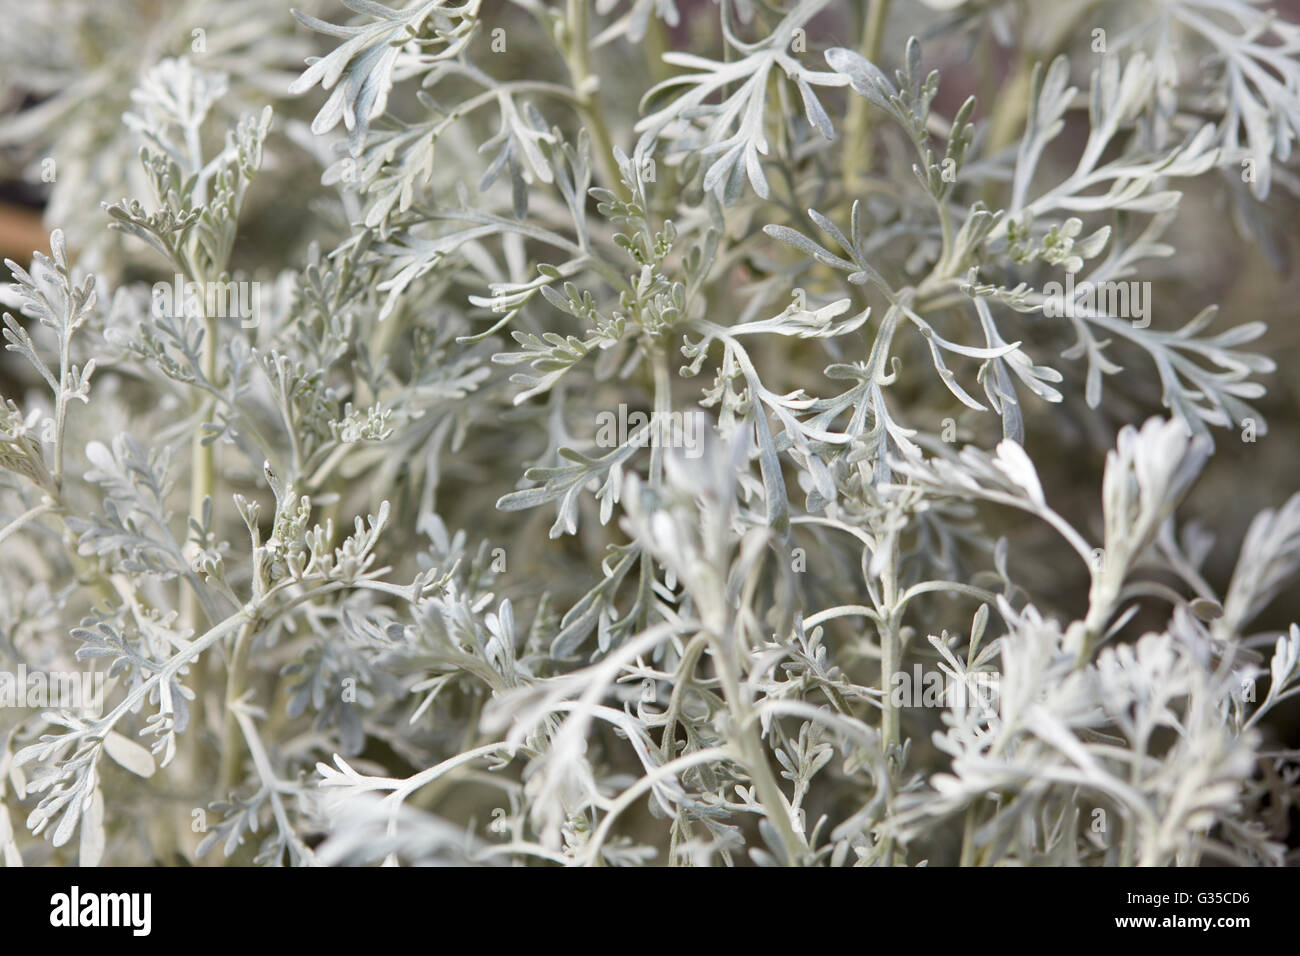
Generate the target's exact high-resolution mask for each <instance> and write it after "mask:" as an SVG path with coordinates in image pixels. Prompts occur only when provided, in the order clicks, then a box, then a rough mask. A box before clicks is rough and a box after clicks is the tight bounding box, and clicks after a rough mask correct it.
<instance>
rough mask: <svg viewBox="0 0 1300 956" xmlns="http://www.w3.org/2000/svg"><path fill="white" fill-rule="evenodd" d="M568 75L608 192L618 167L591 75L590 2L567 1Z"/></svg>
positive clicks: (617, 175)
mask: <svg viewBox="0 0 1300 956" xmlns="http://www.w3.org/2000/svg"><path fill="white" fill-rule="evenodd" d="M568 3H569V6H568V17H567V22H568V26H569V37H568V39H569V44H568V51H567V52H568V61H569V75H570V77H571V78H572V80H573V92H574V93H575V94H576V95H577V97H578V103H579V106H580V108H581V110H582V114H583V116H584V117H585V118H586V120H587V131H588V132H589V133H590V134H591V148H592V151H593V152H594V153H595V154H596V168H597V169H598V170H599V172H600V177H601V179H603V180H604V184H605V185H606V186H608V187H609V188H611V189H614V188H617V186H618V182H619V174H618V168H617V167H616V166H615V165H614V141H613V140H612V139H611V138H610V135H609V126H608V124H606V122H605V113H604V110H603V109H601V105H600V99H599V97H598V95H597V90H598V88H599V87H598V81H597V77H595V76H594V75H593V74H592V72H591V49H590V46H589V44H590V39H589V35H588V34H589V29H588V25H587V13H588V3H589V0H568Z"/></svg>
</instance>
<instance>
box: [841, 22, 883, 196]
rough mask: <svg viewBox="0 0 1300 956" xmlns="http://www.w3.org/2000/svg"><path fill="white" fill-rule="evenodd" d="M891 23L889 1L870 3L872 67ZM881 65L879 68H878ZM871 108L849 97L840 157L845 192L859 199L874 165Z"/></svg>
mask: <svg viewBox="0 0 1300 956" xmlns="http://www.w3.org/2000/svg"><path fill="white" fill-rule="evenodd" d="M888 19H889V0H870V4H869V5H868V7H867V16H866V19H865V20H864V21H863V24H862V46H861V49H862V55H863V56H865V57H866V58H867V59H868V60H870V61H871V62H872V63H876V61H877V60H879V59H880V46H881V42H882V40H883V39H884V36H885V23H886V21H888ZM877 65H878V64H877ZM871 120H872V116H871V105H870V104H869V103H868V102H867V100H866V99H865V98H864V97H861V96H857V95H850V96H849V108H848V115H847V117H846V119H845V124H844V128H845V132H844V152H843V154H842V155H841V157H840V162H841V163H842V166H841V175H842V178H843V180H844V191H845V192H846V193H847V194H848V195H850V196H853V195H856V194H857V193H858V192H860V191H861V190H862V188H863V186H864V185H865V182H866V179H867V174H868V173H870V172H871V166H872V162H873V156H872V148H871Z"/></svg>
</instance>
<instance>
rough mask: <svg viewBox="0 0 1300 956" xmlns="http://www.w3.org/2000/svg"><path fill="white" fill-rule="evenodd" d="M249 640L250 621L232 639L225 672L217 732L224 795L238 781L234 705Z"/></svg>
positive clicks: (240, 693)
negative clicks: (221, 718)
mask: <svg viewBox="0 0 1300 956" xmlns="http://www.w3.org/2000/svg"><path fill="white" fill-rule="evenodd" d="M252 643H253V620H251V619H250V620H249V621H247V622H245V624H244V626H243V627H241V628H240V629H239V634H238V636H236V638H235V647H234V650H232V651H231V653H230V665H229V667H228V668H227V671H226V722H225V726H224V727H223V728H222V732H221V771H220V774H219V776H218V779H219V780H220V781H221V793H222V795H223V796H224V795H225V794H226V793H228V792H229V791H230V790H231V789H232V788H233V787H234V786H235V784H236V783H237V782H238V779H237V775H238V773H239V758H240V757H241V756H242V748H241V747H240V739H241V736H240V732H239V720H238V712H237V708H236V704H237V703H238V701H239V698H240V697H242V696H243V695H244V683H245V680H244V678H245V671H246V665H247V663H248V651H249V648H250V646H251V645H252Z"/></svg>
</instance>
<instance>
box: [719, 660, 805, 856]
mask: <svg viewBox="0 0 1300 956" xmlns="http://www.w3.org/2000/svg"><path fill="white" fill-rule="evenodd" d="M714 650H715V654H714V666H716V667H717V670H718V678H719V680H720V681H721V683H722V689H723V695H724V696H725V698H726V700H727V706H728V708H729V709H730V710H731V719H732V722H733V726H734V730H735V734H736V737H737V738H738V739H737V740H736V745H737V749H738V751H739V754H740V757H741V761H742V762H743V763H744V765H745V769H746V770H748V771H749V777H750V780H752V781H753V783H754V789H755V790H757V791H758V801H759V803H760V804H762V807H763V814H764V816H766V817H767V819H768V822H770V823H771V824H772V826H773V827H774V828H775V829H776V832H777V833H778V834H779V835H780V837H781V843H782V845H783V846H784V848H785V853H786V858H787V860H788V861H789V863H790V865H792V866H794V865H797V864H798V863H799V862H800V861H801V860H802V858H803V856H804V854H805V853H806V852H807V844H806V843H805V841H804V838H803V837H802V836H801V835H800V834H799V833H798V832H796V831H795V828H794V823H793V821H791V819H790V807H789V804H788V803H787V802H786V799H785V794H783V793H782V792H781V787H780V785H779V784H778V783H777V782H776V777H774V776H773V775H772V768H771V767H770V766H769V765H768V762H767V753H766V751H765V750H764V748H763V741H762V738H761V737H760V736H759V734H758V727H757V725H756V723H755V721H754V719H753V708H752V707H751V705H750V701H749V698H748V697H747V696H746V695H745V693H744V691H743V690H742V689H741V685H740V679H739V677H738V676H737V674H736V667H735V664H734V662H733V661H732V660H731V653H730V650H731V648H730V647H729V646H724V644H723V642H722V641H720V640H715V642H714Z"/></svg>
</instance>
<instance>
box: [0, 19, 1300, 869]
mask: <svg viewBox="0 0 1300 956" xmlns="http://www.w3.org/2000/svg"><path fill="white" fill-rule="evenodd" d="M2 12H3V21H4V23H5V24H6V27H5V30H4V31H3V33H4V35H3V39H0V43H2V44H3V45H4V48H5V49H4V51H3V57H4V63H5V75H4V80H3V93H4V95H5V97H6V98H7V99H8V100H9V101H10V110H9V112H8V113H7V115H6V116H5V117H4V118H3V120H2V121H0V143H3V144H4V147H5V150H6V152H5V154H4V155H5V157H6V162H8V163H10V164H11V166H12V168H13V169H14V170H16V171H21V172H23V173H24V174H25V175H27V176H29V177H30V178H32V179H35V180H39V181H41V182H44V183H46V184H47V185H48V207H47V218H48V220H49V222H50V224H51V226H52V227H53V228H54V231H53V232H52V234H51V237H50V250H49V253H48V254H45V253H42V252H37V253H35V254H34V255H33V256H32V257H31V261H30V265H27V264H24V263H18V262H14V261H9V262H7V265H8V268H9V269H10V271H11V272H12V277H13V285H12V287H11V289H12V291H10V292H8V293H6V296H5V300H4V301H5V303H6V305H7V307H8V310H9V311H8V312H6V313H5V315H4V330H3V334H4V338H5V342H6V349H7V357H6V363H7V364H6V366H5V375H6V378H5V380H4V381H5V388H6V390H7V391H8V392H9V394H8V395H7V397H6V398H5V399H4V404H3V409H0V468H2V469H3V472H2V474H0V483H2V488H3V493H2V494H3V496H2V498H0V502H2V504H0V507H2V509H3V513H4V523H3V525H2V526H0V574H2V575H3V582H4V585H5V586H4V587H3V588H0V664H2V665H3V668H4V673H5V674H6V675H8V676H9V677H10V680H9V691H8V693H9V695H10V698H9V701H8V704H7V705H6V707H5V708H4V709H2V710H0V856H2V857H3V859H4V861H5V862H6V863H7V864H21V863H24V862H26V863H42V862H57V863H78V862H79V863H81V864H95V863H98V862H101V861H102V862H106V863H107V862H111V863H163V864H170V863H175V862H187V861H190V860H201V861H203V862H206V863H219V862H221V861H223V860H228V861H231V862H237V863H250V862H257V863H264V864H285V863H290V864H337V863H349V864H353V863H372V862H381V861H382V862H387V863H399V862H400V863H428V862H460V863H476V864H542V863H557V864H591V865H599V864H655V865H663V864H672V865H708V864H719V863H721V864H742V863H751V862H752V863H758V864H764V865H809V864H816V865H836V866H838V865H849V864H853V865H916V864H919V863H922V862H930V863H935V864H954V863H960V864H962V865H972V866H975V865H981V866H991V865H1000V864H1029V865H1042V864H1087V865H1135V864H1143V865H1161V866H1163V865H1196V864H1198V863H1223V862H1227V863H1233V864H1241V865H1262V864H1280V863H1282V862H1284V861H1285V859H1286V855H1287V852H1288V851H1287V840H1288V836H1289V834H1288V827H1287V823H1288V812H1289V810H1290V808H1291V807H1292V806H1294V803H1295V800H1296V797H1297V790H1296V786H1297V780H1298V779H1300V766H1298V764H1297V757H1296V755H1297V751H1296V750H1294V749H1288V741H1287V736H1286V734H1287V725H1286V722H1285V720H1283V719H1281V717H1282V715H1283V714H1284V713H1285V707H1279V705H1282V704H1283V703H1284V702H1285V701H1286V700H1287V699H1288V698H1289V697H1292V696H1294V695H1296V694H1297V692H1300V628H1297V626H1295V625H1292V626H1290V628H1289V629H1286V628H1284V629H1278V628H1276V627H1274V626H1272V625H1266V624H1260V623H1257V619H1259V618H1260V615H1261V614H1263V613H1264V612H1265V609H1266V608H1267V606H1268V605H1269V604H1270V602H1272V601H1273V599H1274V598H1275V597H1276V596H1277V595H1278V594H1279V593H1280V592H1281V591H1283V590H1284V589H1286V588H1288V587H1291V586H1292V585H1293V582H1294V580H1295V578H1296V572H1297V570H1300V496H1297V497H1294V498H1292V499H1291V500H1290V501H1288V502H1286V503H1284V504H1283V503H1278V502H1264V503H1263V504H1265V505H1271V506H1268V507H1264V509H1263V510H1261V511H1260V512H1259V514H1258V516H1257V517H1256V518H1255V519H1254V521H1253V522H1252V523H1251V524H1250V526H1249V529H1248V531H1247V532H1246V534H1245V538H1244V541H1243V542H1242V544H1241V548H1240V553H1239V557H1237V558H1236V564H1235V571H1233V572H1232V573H1231V575H1230V576H1229V577H1225V579H1224V580H1223V581H1218V580H1217V577H1216V575H1215V574H1214V573H1212V571H1211V567H1212V565H1213V563H1214V560H1213V558H1212V556H1213V555H1215V554H1218V553H1220V552H1221V551H1222V548H1221V547H1220V546H1216V545H1215V544H1214V541H1213V538H1212V536H1211V534H1210V533H1209V531H1207V529H1206V528H1204V527H1203V526H1201V525H1199V524H1195V523H1188V522H1186V521H1182V520H1180V519H1179V517H1178V515H1177V513H1176V512H1177V509H1178V507H1179V505H1180V502H1182V501H1183V499H1184V498H1185V496H1187V495H1188V493H1189V491H1190V490H1191V489H1192V487H1193V485H1194V484H1195V483H1196V481H1197V478H1198V476H1199V475H1200V473H1201V472H1202V470H1203V469H1204V468H1205V467H1206V465H1207V462H1208V461H1209V460H1210V459H1211V456H1212V455H1215V453H1216V450H1217V452H1218V456H1217V457H1220V458H1222V459H1226V462H1227V464H1226V465H1225V467H1227V468H1229V469H1230V470H1231V471H1232V472H1233V474H1235V475H1236V476H1237V478H1236V481H1237V482H1238V487H1239V488H1241V489H1245V491H1244V492H1243V493H1245V494H1247V495H1248V494H1249V489H1250V488H1251V487H1252V477H1251V471H1252V467H1253V466H1252V464H1251V460H1250V458H1249V453H1250V451H1251V445H1252V444H1253V443H1255V442H1256V441H1260V442H1262V441H1264V440H1265V436H1266V435H1267V430H1266V425H1265V422H1264V419H1263V417H1262V416H1261V413H1260V411H1259V410H1257V409H1256V408H1255V407H1253V406H1252V405H1251V402H1253V401H1257V400H1259V399H1261V398H1262V397H1263V396H1264V395H1265V381H1266V380H1267V378H1268V375H1269V373H1271V372H1273V371H1274V363H1273V361H1271V360H1270V359H1269V358H1268V357H1266V356H1264V355H1262V354H1259V352H1258V351H1256V350H1252V342H1254V341H1255V340H1257V339H1258V338H1259V337H1260V336H1261V335H1262V334H1263V333H1264V331H1265V329H1264V325H1263V324H1262V323H1261V322H1259V321H1254V320H1252V319H1251V317H1250V316H1245V315H1240V314H1225V315H1224V316H1222V317H1219V316H1217V315H1216V310H1215V307H1214V306H1213V305H1211V304H1208V303H1207V302H1205V301H1204V299H1205V294H1204V289H1203V288H1201V287H1200V286H1198V285H1197V281H1196V280H1197V276H1196V274H1195V271H1194V270H1192V269H1190V268H1189V267H1188V265H1187V263H1188V261H1189V260H1186V259H1184V258H1183V257H1182V256H1181V255H1180V253H1179V246H1180V244H1182V243H1183V242H1185V241H1187V240H1189V239H1190V238H1192V237H1196V238H1198V239H1199V241H1202V242H1209V243H1212V244H1216V248H1219V249H1227V248H1233V249H1235V248H1236V247H1237V246H1238V245H1239V244H1241V243H1243V242H1245V243H1251V244H1252V245H1251V246H1250V250H1251V251H1250V255H1252V256H1260V255H1268V256H1271V257H1275V258H1276V256H1277V255H1278V253H1279V246H1278V242H1277V237H1278V230H1277V223H1276V217H1278V216H1279V215H1285V210H1286V206H1285V204H1284V198H1285V196H1286V195H1287V194H1288V193H1292V194H1294V193H1296V192H1300V180H1298V179H1297V177H1296V174H1295V170H1294V167H1293V164H1292V162H1291V145H1292V142H1293V140H1294V138H1295V137H1296V135H1297V134H1298V133H1300V27H1297V26H1296V25H1294V24H1291V23H1288V22H1286V21H1285V20H1283V19H1281V18H1279V17H1278V16H1277V15H1276V14H1274V13H1271V12H1269V11H1268V10H1267V9H1265V8H1264V7H1262V6H1260V5H1258V4H1256V3H1254V2H1248V0H1159V2H1155V0H1151V2H1146V0H1143V2H1137V3H1135V2H1132V0H1068V2H1060V3H1052V4H1010V3H978V4H977V3H965V2H962V0H926V2H925V3H915V2H903V0H897V2H894V3H891V2H889V0H869V2H867V3H864V4H856V3H855V4H847V3H846V4H833V3H831V2H829V0H794V2H766V0H715V2H704V0H699V2H692V0H596V2H594V3H593V2H591V0H567V2H564V3H551V4H546V3H539V2H536V0H510V2H500V3H484V2H481V0H459V2H456V0H418V2H414V3H410V4H407V5H406V6H403V7H400V8H398V7H391V6H388V5H386V4H383V3H378V2H374V0H344V3H343V5H342V6H341V7H339V6H332V5H331V6H327V5H325V4H312V5H311V8H310V10H295V11H293V15H292V16H290V12H289V11H288V10H287V9H280V8H278V6H277V5H276V4H268V3H253V2H238V0H236V2H229V0H211V2H207V0H204V2H185V3H177V4H161V5H159V4H153V3H146V2H144V0H140V2H129V0H121V2H115V3H100V2H96V0H77V2H71V0H69V2H58V3H55V2H50V3H31V2H23V3H18V2H9V0H6V2H5V3H4V4H3V11H2ZM294 18H296V20H295V19H294ZM909 36H910V37H911V38H910V39H909V38H908V37H909ZM918 37H922V38H924V39H923V40H921V39H918ZM934 64H937V65H939V66H941V67H943V69H942V75H941V71H940V70H939V69H936V68H934ZM954 75H955V78H954ZM972 89H974V90H975V91H976V95H970V94H971V91H972ZM127 157H131V159H130V160H129V161H128V160H127ZM1185 196H1188V197H1199V198H1200V199H1201V200H1202V201H1203V202H1204V203H1210V204H1213V203H1219V204H1220V208H1229V209H1231V210H1232V212H1231V214H1230V215H1225V214H1224V213H1222V212H1219V213H1216V214H1214V217H1213V218H1214V219H1215V220H1216V221H1215V223H1214V225H1213V226H1211V225H1210V224H1209V223H1208V222H1207V215H1206V213H1205V212H1204V208H1205V207H1204V206H1202V207H1201V212H1200V213H1199V214H1198V213H1197V212H1196V210H1194V209H1192V210H1189V209H1187V208H1184V207H1185V206H1186V205H1187V202H1185V201H1184V197H1185ZM1228 219H1232V220H1233V221H1235V222H1236V223H1237V224H1238V226H1239V228H1240V231H1241V235H1240V236H1237V235H1234V234H1233V231H1232V228H1231V225H1230V224H1228V222H1227V220H1228ZM245 293H252V294H251V296H247V295H245ZM250 298H251V303H250V302H247V301H246V300H248V299H250ZM1198 298H1199V299H1201V300H1202V301H1201V304H1200V305H1198V306H1197V307H1196V308H1193V309H1191V310H1186V303H1187V302H1188V301H1189V300H1195V299H1198ZM235 302H238V303H240V304H239V305H238V306H236V305H233V304H232V303H235ZM245 305H248V306H249V307H248V308H245V307H244V306H245ZM697 426H698V427H697ZM1062 456H1067V457H1068V458H1069V461H1070V468H1069V470H1070V472H1071V473H1070V474H1062V469H1061V468H1060V467H1059V461H1060V459H1061V457H1062ZM1221 530H1223V531H1224V532H1225V534H1231V531H1232V529H1231V528H1225V529H1221ZM1228 558H1229V561H1231V555H1228ZM1212 582H1214V583H1212ZM20 668H22V669H23V671H24V672H26V673H28V674H29V675H38V676H40V677H41V680H42V681H45V680H46V679H47V678H48V686H47V687H46V689H47V690H48V691H49V692H50V693H49V695H48V696H50V698H51V700H50V701H49V702H44V701H34V700H33V699H32V694H31V693H27V691H30V689H31V688H30V686H29V685H30V680H31V679H30V678H29V682H28V684H25V685H23V687H21V688H18V687H16V686H15V681H14V679H13V675H16V674H17V673H19V669H20ZM61 675H62V676H64V677H66V676H68V675H73V676H77V675H100V677H102V679H103V681H104V693H103V701H102V706H101V707H98V708H96V707H93V706H91V707H81V706H71V705H68V704H67V702H66V701H65V700H62V699H55V698H56V697H57V695H55V694H54V693H53V690H54V688H55V686H56V683H57V682H59V681H60V677H61ZM3 679H4V678H3V677H0V680H3ZM91 686H94V685H93V683H92V684H91ZM4 688H5V685H4V684H0V691H4ZM981 688H982V689H983V690H984V691H987V690H988V689H989V688H993V690H992V692H991V693H985V692H983V691H980V689H981ZM965 690H971V691H972V694H970V695H967V694H965V693H962V692H963V691H965ZM976 691H980V692H978V693H976ZM20 695H21V696H20ZM83 703H84V702H83ZM1291 744H1294V740H1293V739H1292V740H1291Z"/></svg>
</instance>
